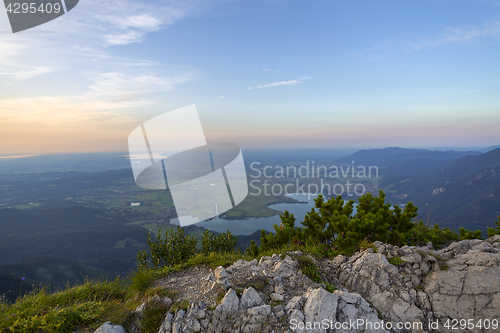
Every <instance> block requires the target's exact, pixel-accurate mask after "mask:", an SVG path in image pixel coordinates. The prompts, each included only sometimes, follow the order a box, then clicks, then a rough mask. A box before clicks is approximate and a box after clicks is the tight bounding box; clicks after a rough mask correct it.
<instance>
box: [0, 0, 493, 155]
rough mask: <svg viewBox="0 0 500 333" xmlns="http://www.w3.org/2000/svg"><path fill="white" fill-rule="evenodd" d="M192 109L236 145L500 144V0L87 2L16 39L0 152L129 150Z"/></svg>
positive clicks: (0, 59)
mask: <svg viewBox="0 0 500 333" xmlns="http://www.w3.org/2000/svg"><path fill="white" fill-rule="evenodd" d="M192 104H195V105H196V107H197V110H198V113H199V116H200V119H201V124H202V126H203V129H204V132H205V136H206V138H207V140H208V141H228V142H233V143H236V144H238V145H240V146H241V147H242V148H244V149H245V148H246V149H248V148H379V147H388V146H400V147H438V146H439V147H443V146H447V147H454V146H457V147H486V146H493V145H498V144H500V130H499V128H500V1H498V0H432V1H427V0H414V1H401V0H377V1H374V0H356V1H345V0H344V1H337V0H332V1H316V0H313V1H304V0H301V1H291V0H290V1H288V0H267V1H266V0H241V1H237V0H199V1H198V0H182V1H181V0H179V1H178V0H172V1H170V0H164V1H155V0H153V1H147V2H143V1H132V0H119V1H118V0H107V1H99V0H81V1H80V3H79V4H78V5H77V6H76V7H75V8H74V9H73V10H72V11H71V12H69V13H67V14H66V15H63V16H61V17H60V18H58V19H55V20H53V21H51V22H48V23H46V24H44V25H41V26H38V27H35V28H32V29H29V30H26V31H23V32H19V33H16V34H13V33H12V31H11V29H10V25H9V21H8V18H7V14H6V11H5V10H4V8H3V7H2V8H0V155H5V154H33V153H66V152H92V151H126V150H127V138H128V135H129V134H130V133H131V132H132V131H133V130H134V129H135V128H137V127H138V126H140V125H141V124H142V123H144V122H145V121H147V120H149V119H151V118H154V117H156V116H158V115H161V114H163V113H165V112H168V111H172V110H175V109H178V108H181V107H184V106H188V105H192Z"/></svg>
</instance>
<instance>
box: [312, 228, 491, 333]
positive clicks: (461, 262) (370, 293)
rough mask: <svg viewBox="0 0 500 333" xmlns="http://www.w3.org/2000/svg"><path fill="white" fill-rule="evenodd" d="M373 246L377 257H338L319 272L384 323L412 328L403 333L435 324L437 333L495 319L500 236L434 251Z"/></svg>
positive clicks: (368, 252)
mask: <svg viewBox="0 0 500 333" xmlns="http://www.w3.org/2000/svg"><path fill="white" fill-rule="evenodd" d="M375 246H376V249H377V251H376V253H375V251H373V250H372V249H368V250H366V251H364V252H360V253H357V254H356V255H354V256H351V257H345V256H338V257H336V258H335V259H333V260H326V261H324V262H323V263H322V269H323V271H325V272H326V273H327V274H326V275H327V276H328V277H329V278H330V279H331V280H330V281H331V283H332V284H338V285H341V286H342V287H344V288H345V289H346V290H349V291H351V292H357V293H359V294H360V295H361V296H363V297H364V299H366V300H367V301H369V302H370V303H371V304H372V305H373V306H374V307H375V308H376V309H377V310H378V311H379V313H380V314H381V317H382V318H383V319H385V320H387V321H391V322H393V323H396V322H403V323H411V327H412V329H409V330H407V331H431V330H433V329H434V326H433V325H429V324H430V323H436V322H437V323H439V328H438V329H437V330H435V329H434V330H435V331H439V332H441V331H445V328H444V325H445V324H446V323H447V322H448V323H450V320H453V319H457V320H460V319H472V321H473V322H474V323H477V322H479V320H481V321H484V320H485V319H489V320H493V319H497V320H498V317H499V314H500V310H499V309H500V265H499V264H500V236H495V237H492V238H490V239H488V240H486V241H481V240H464V241H460V242H455V243H452V244H450V245H449V246H448V247H446V248H444V249H441V250H438V251H434V250H433V249H432V244H427V246H423V247H408V246H403V247H395V246H391V245H388V244H383V243H380V242H376V243H375ZM391 262H392V263H391ZM408 325H409V324H408ZM431 326H432V327H431ZM403 331H404V330H403ZM461 331H462V332H469V331H471V332H475V331H481V330H480V329H479V328H473V329H472V328H471V329H468V328H465V329H462V328H461Z"/></svg>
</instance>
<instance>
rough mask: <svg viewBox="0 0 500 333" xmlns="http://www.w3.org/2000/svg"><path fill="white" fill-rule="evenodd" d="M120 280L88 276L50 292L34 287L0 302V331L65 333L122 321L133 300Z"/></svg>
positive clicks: (134, 305) (128, 311) (127, 315)
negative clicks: (75, 283) (91, 278)
mask: <svg viewBox="0 0 500 333" xmlns="http://www.w3.org/2000/svg"><path fill="white" fill-rule="evenodd" d="M129 299H130V292H129V291H128V289H127V288H126V287H125V286H124V284H123V283H120V281H111V282H109V281H104V280H92V281H86V282H85V283H83V284H82V285H79V286H75V287H72V288H68V289H66V290H64V291H61V292H56V293H54V294H50V293H48V292H47V289H46V288H42V289H38V290H36V291H33V292H31V293H29V294H28V295H25V296H24V297H22V298H21V299H18V300H17V301H16V302H15V303H13V304H6V303H0V331H6V332H9V331H10V332H19V333H24V332H48V333H52V332H54V333H59V332H61V333H65V332H71V331H73V330H74V329H76V328H81V327H85V328H90V329H95V328H97V327H98V326H100V325H102V323H104V322H105V321H107V320H111V321H113V322H115V323H125V322H126V321H127V320H128V317H129V313H130V311H131V310H133V309H134V308H135V307H136V306H137V305H138V302H137V301H128V300H129Z"/></svg>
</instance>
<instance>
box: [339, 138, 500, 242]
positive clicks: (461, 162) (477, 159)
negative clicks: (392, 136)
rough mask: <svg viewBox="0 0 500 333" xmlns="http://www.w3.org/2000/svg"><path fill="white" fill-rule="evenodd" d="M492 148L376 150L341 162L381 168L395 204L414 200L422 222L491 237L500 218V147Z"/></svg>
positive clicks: (381, 184) (355, 155)
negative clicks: (494, 223)
mask: <svg viewBox="0 0 500 333" xmlns="http://www.w3.org/2000/svg"><path fill="white" fill-rule="evenodd" d="M490 148H494V147H490ZM490 148H485V150H487V152H486V153H481V152H478V151H428V150H423V149H404V148H398V147H396V148H384V149H372V150H361V151H359V152H356V153H354V154H352V155H350V156H347V157H344V158H342V159H339V160H337V161H338V162H343V163H351V162H352V161H354V162H355V165H377V166H379V167H380V175H381V176H382V177H381V182H380V187H381V188H382V189H383V190H384V191H385V192H386V193H387V194H388V199H389V201H390V202H391V203H406V202H408V201H412V202H413V203H414V204H415V205H417V206H418V207H419V218H420V219H423V220H427V218H428V217H429V219H430V221H433V222H435V223H438V224H439V225H440V226H441V227H450V228H452V229H454V230H458V228H459V227H466V228H467V229H474V230H475V229H480V230H481V231H482V233H483V236H486V229H487V227H491V226H493V221H495V220H496V218H497V216H498V215H499V214H500V148H496V149H492V150H490Z"/></svg>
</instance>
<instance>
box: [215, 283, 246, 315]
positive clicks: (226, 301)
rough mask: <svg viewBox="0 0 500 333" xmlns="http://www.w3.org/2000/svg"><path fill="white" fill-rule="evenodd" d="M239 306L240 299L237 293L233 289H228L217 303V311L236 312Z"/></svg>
mask: <svg viewBox="0 0 500 333" xmlns="http://www.w3.org/2000/svg"><path fill="white" fill-rule="evenodd" d="M239 308H240V300H239V299H238V295H236V292H235V291H234V290H233V289H229V291H228V292H227V294H226V295H225V296H224V298H223V299H222V301H221V302H220V304H219V305H217V308H216V309H217V311H219V312H227V313H231V312H236V311H238V310H239Z"/></svg>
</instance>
